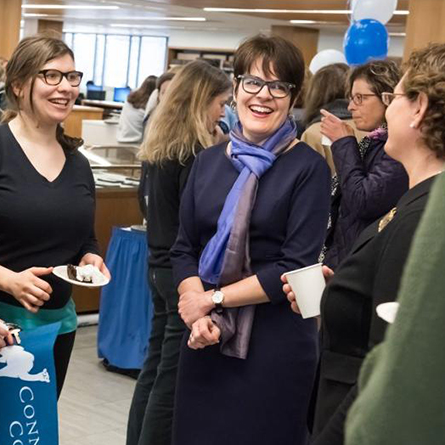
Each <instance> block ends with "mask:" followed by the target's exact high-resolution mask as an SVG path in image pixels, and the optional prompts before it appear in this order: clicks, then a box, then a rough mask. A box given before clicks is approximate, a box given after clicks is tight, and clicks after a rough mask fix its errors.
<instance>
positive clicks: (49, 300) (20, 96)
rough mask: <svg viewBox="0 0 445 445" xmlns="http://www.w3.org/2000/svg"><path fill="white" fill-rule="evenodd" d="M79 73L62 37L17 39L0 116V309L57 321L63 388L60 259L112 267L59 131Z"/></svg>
mask: <svg viewBox="0 0 445 445" xmlns="http://www.w3.org/2000/svg"><path fill="white" fill-rule="evenodd" d="M81 80H82V73H81V72H79V71H76V70H75V66H74V55H73V52H72V51H71V50H70V48H69V47H68V46H67V45H66V44H65V43H64V42H63V41H61V40H59V39H55V38H52V37H46V36H35V37H28V38H25V39H23V40H22V41H21V42H20V43H19V45H18V46H17V48H16V49H15V51H14V53H13V55H12V57H11V59H10V60H9V62H8V66H7V70H6V84H5V91H6V96H7V99H8V106H9V108H8V110H7V111H6V112H5V113H4V115H3V124H2V125H0V314H1V316H2V318H4V319H5V320H7V321H8V322H11V323H16V324H18V325H20V326H21V327H22V328H23V329H32V328H34V327H37V326H41V325H44V324H48V323H53V322H61V327H60V330H59V335H58V337H57V340H56V342H55V345H54V359H55V369H56V378H57V392H58V395H60V392H61V390H62V385H63V381H64V379H65V375H66V371H67V368H68V362H69V359H70V355H71V351H72V348H73V344H74V337H75V333H76V325H77V317H76V311H75V307H74V303H73V300H72V299H71V285H70V284H68V283H67V282H65V281H62V280H61V279H59V278H57V277H56V276H55V275H53V274H52V271H53V267H52V266H57V265H64V264H69V263H71V264H80V265H86V264H92V265H94V266H97V267H98V268H99V269H100V270H101V271H102V272H103V273H104V274H105V275H106V276H108V277H109V272H108V270H107V268H106V266H105V264H104V262H103V260H102V258H101V257H100V256H99V255H98V246H97V242H96V237H95V234H94V213H95V190H94V179H93V175H92V173H91V168H90V166H89V164H88V161H87V159H86V158H85V157H84V156H83V155H82V154H81V153H79V152H78V150H77V148H78V146H79V145H80V144H81V143H82V141H81V140H80V139H74V138H71V137H69V136H66V135H65V134H64V133H63V129H62V127H61V125H60V124H61V123H62V122H63V121H64V120H65V119H66V118H67V117H68V115H69V113H70V112H71V110H72V107H73V105H74V101H75V100H76V98H77V96H78V95H79V85H80V82H81Z"/></svg>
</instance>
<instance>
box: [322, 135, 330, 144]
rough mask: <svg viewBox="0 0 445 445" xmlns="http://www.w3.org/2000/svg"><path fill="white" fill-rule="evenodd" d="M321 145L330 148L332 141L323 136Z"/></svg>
mask: <svg viewBox="0 0 445 445" xmlns="http://www.w3.org/2000/svg"><path fill="white" fill-rule="evenodd" d="M321 145H326V146H327V147H330V146H331V145H332V141H331V140H330V139H329V138H328V137H327V136H325V135H324V134H323V135H322V136H321Z"/></svg>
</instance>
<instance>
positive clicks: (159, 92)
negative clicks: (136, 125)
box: [144, 69, 178, 127]
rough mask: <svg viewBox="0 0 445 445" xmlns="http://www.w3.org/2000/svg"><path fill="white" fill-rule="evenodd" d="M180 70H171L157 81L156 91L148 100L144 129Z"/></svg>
mask: <svg viewBox="0 0 445 445" xmlns="http://www.w3.org/2000/svg"><path fill="white" fill-rule="evenodd" d="M177 71H178V70H177V69H171V70H169V71H167V72H165V73H164V74H162V75H161V76H159V78H158V80H157V81H156V89H155V90H154V91H153V92H152V93H151V94H150V97H149V98H148V101H147V105H146V107H145V111H144V127H146V125H147V121H148V119H149V118H150V115H151V113H152V112H153V111H154V110H155V108H156V106H157V105H158V104H159V102H161V100H162V96H164V94H165V93H166V92H167V89H168V86H169V85H170V82H171V81H172V80H173V77H175V74H176V72H177Z"/></svg>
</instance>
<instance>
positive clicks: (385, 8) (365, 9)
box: [351, 0, 397, 25]
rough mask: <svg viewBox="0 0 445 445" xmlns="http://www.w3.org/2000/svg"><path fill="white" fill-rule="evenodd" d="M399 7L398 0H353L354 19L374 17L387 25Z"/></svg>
mask: <svg viewBox="0 0 445 445" xmlns="http://www.w3.org/2000/svg"><path fill="white" fill-rule="evenodd" d="M396 9H397V0H352V2H351V10H352V19H353V20H355V21H358V20H363V19H374V20H378V21H379V22H381V23H383V24H384V25H386V23H388V22H389V21H390V20H391V17H392V16H393V15H394V11H395V10H396Z"/></svg>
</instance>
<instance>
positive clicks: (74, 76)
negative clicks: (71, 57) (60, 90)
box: [39, 69, 83, 87]
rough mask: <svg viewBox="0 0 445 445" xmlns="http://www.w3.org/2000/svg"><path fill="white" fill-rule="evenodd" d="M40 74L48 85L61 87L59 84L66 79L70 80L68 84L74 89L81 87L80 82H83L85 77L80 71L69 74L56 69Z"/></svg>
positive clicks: (40, 72)
mask: <svg viewBox="0 0 445 445" xmlns="http://www.w3.org/2000/svg"><path fill="white" fill-rule="evenodd" d="M39 74H41V75H42V76H43V80H44V82H45V83H46V84H47V85H51V86H56V85H59V83H60V82H62V79H63V78H64V77H66V80H68V83H69V84H70V85H71V86H72V87H78V86H79V85H80V82H81V81H82V76H83V73H81V72H80V71H68V72H67V73H62V71H59V70H54V69H51V70H42V71H39Z"/></svg>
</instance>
